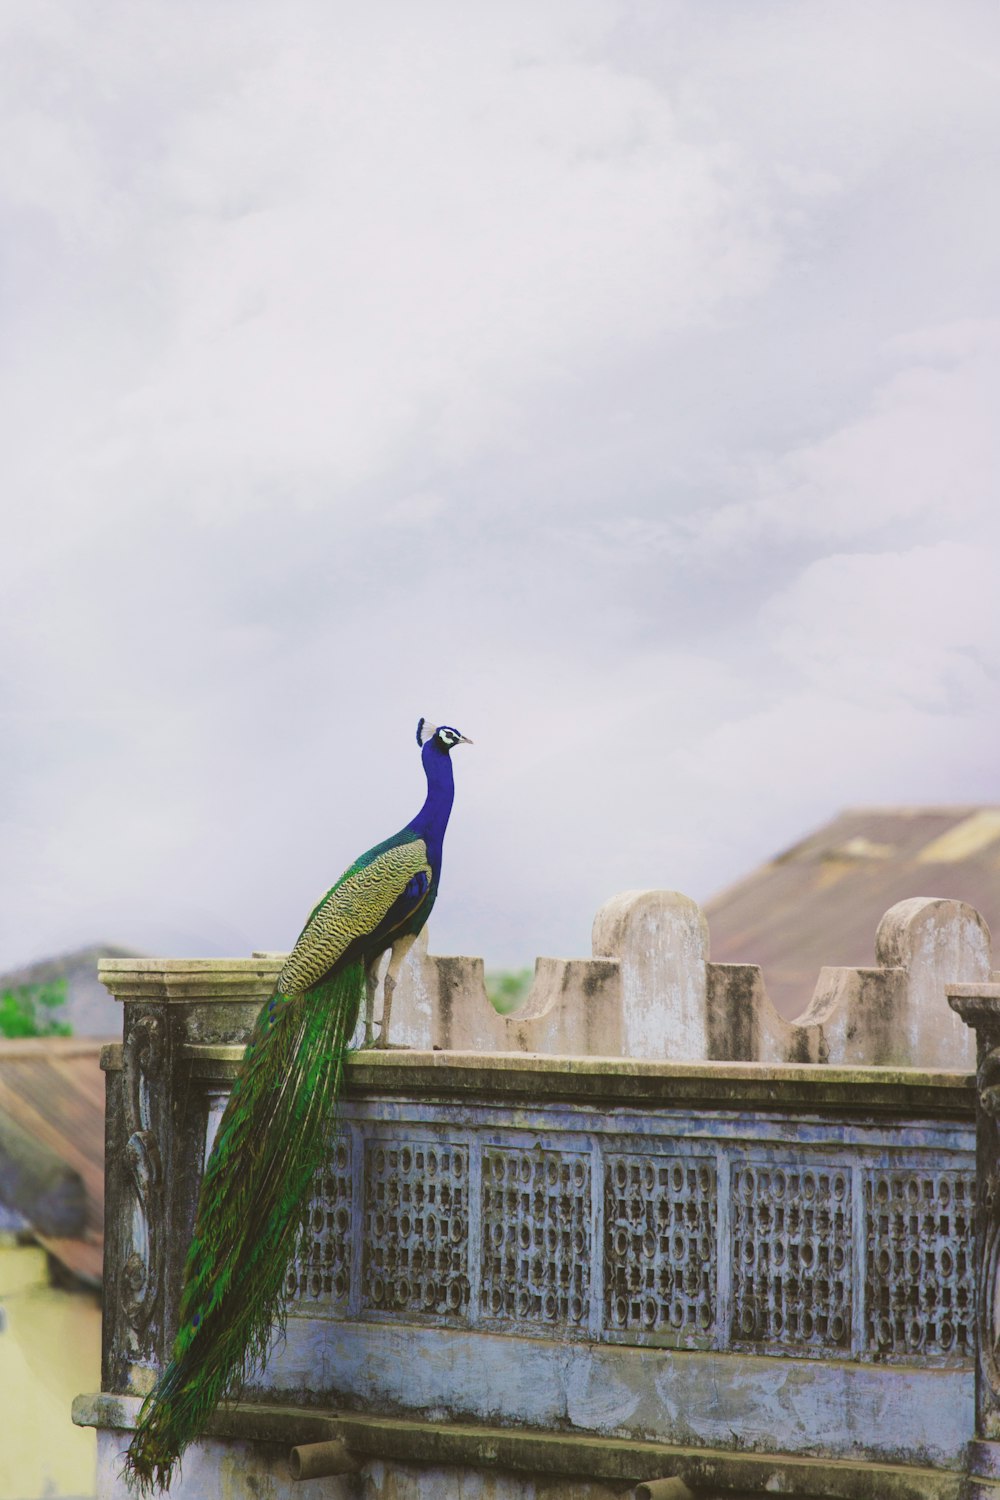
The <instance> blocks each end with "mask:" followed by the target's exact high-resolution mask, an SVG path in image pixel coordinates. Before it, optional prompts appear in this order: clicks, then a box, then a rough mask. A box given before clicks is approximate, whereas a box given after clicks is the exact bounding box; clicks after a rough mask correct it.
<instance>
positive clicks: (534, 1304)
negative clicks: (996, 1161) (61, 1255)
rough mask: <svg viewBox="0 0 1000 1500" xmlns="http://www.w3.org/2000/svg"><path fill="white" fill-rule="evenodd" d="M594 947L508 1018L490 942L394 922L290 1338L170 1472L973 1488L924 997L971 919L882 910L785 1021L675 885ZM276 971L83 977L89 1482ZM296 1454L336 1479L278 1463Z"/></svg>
mask: <svg viewBox="0 0 1000 1500" xmlns="http://www.w3.org/2000/svg"><path fill="white" fill-rule="evenodd" d="M594 946H595V957H594V958H592V959H588V960H565V961H563V960H539V964H538V969H537V972H536V983H535V989H534V992H533V993H532V994H531V995H530V996H529V997H528V1000H527V1002H526V1004H525V1006H524V1007H523V1008H522V1010H521V1011H520V1012H519V1013H517V1014H515V1015H514V1016H511V1017H508V1018H501V1017H498V1016H496V1015H495V1014H494V1013H493V1012H492V1009H491V1007H489V1004H488V1001H487V1000H486V997H485V992H484V990H483V983H482V966H481V964H480V963H479V961H478V960H472V959H462V958H441V957H433V956H429V955H428V954H427V952H426V949H423V950H415V951H414V953H413V954H412V955H411V959H410V960H409V964H408V967H407V969H406V971H405V974H404V978H403V980H402V981H401V983H400V986H399V989H398V990H397V993H396V999H395V1005H394V1011H393V1022H394V1040H399V1041H405V1042H406V1043H407V1044H408V1050H406V1051H391V1052H389V1053H376V1054H371V1053H364V1054H360V1055H358V1056H356V1057H355V1058H354V1059H353V1060H352V1062H351V1064H350V1066H349V1074H348V1086H347V1091H346V1097H345V1099H344V1102H343V1106H342V1110H341V1120H340V1126H339V1130H338V1133H337V1136H336V1139H335V1140H334V1141H332V1142H331V1150H330V1157H329V1161H328V1163H327V1164H326V1166H325V1167H324V1169H323V1170H322V1171H321V1173H320V1174H319V1175H318V1177H317V1179H316V1182H315V1184H314V1193H313V1199H312V1203H311V1209H310V1217H309V1227H308V1232H307V1235H306V1238H305V1241H304V1243H303V1246H302V1249H301V1254H300V1255H299V1257H298V1258H297V1259H296V1260H295V1262H294V1263H293V1264H291V1265H290V1266H289V1271H288V1301H287V1309H288V1316H287V1322H286V1330H285V1335H284V1337H283V1338H282V1339H280V1340H279V1341H278V1342H277V1344H276V1345H275V1348H274V1349H273V1351H272V1354H271V1356H270V1358H269V1359H268V1361H267V1364H266V1367H265V1368H264V1369H263V1370H261V1371H259V1372H258V1375H257V1376H256V1378H255V1381H254V1383H253V1385H252V1387H251V1388H250V1389H248V1390H247V1391H246V1392H245V1393H244V1399H243V1400H242V1401H241V1402H240V1403H239V1404H233V1405H230V1406H228V1407H226V1408H224V1409H222V1410H220V1412H219V1413H218V1414H217V1416H216V1418H215V1420H214V1423H213V1426H212V1429H211V1433H210V1435H209V1436H208V1437H207V1438H206V1440H205V1441H204V1442H203V1443H200V1444H199V1445H197V1446H196V1448H194V1449H192V1450H191V1451H190V1452H189V1454H188V1456H187V1458H186V1460H185V1464H184V1468H183V1474H182V1479H181V1481H180V1487H179V1489H177V1488H176V1482H175V1491H174V1492H175V1493H179V1494H180V1495H182V1496H195V1495H203V1494H204V1495H212V1494H216V1493H221V1492H222V1484H223V1478H225V1482H226V1485H228V1486H229V1487H230V1488H232V1490H233V1492H234V1493H236V1494H239V1495H250V1494H253V1495H265V1496H279V1495H281V1496H285V1495H292V1494H297V1495H300V1496H302V1497H303V1500H308V1497H309V1496H311V1495H316V1496H319V1495H321V1494H322V1495H325V1496H329V1495H343V1496H344V1497H346V1496H348V1495H350V1496H360V1495H364V1496H366V1500H367V1497H371V1500H374V1497H376V1496H377V1497H385V1500H390V1497H396V1496H402V1495H406V1496H407V1497H410V1496H412V1497H418V1496H419V1497H420V1500H423V1497H424V1496H432V1495H434V1496H438V1495H441V1496H446V1495H452V1494H454V1495H459V1494H463V1495H464V1494H466V1493H469V1494H472V1493H475V1494H476V1495H479V1494H487V1493H488V1494H489V1495H490V1496H495V1497H496V1500H508V1497H509V1500H513V1497H514V1496H517V1497H518V1500H535V1497H538V1500H541V1497H542V1496H543V1495H544V1496H545V1497H546V1500H556V1497H559V1500H562V1497H569V1496H579V1497H587V1500H591V1497H592V1500H597V1497H598V1496H602V1497H603V1496H606V1495H611V1494H617V1495H622V1494H626V1495H627V1494H631V1493H633V1492H636V1490H635V1487H636V1486H637V1485H641V1484H646V1485H649V1484H651V1483H653V1482H657V1483H658V1482H660V1481H664V1482H665V1481H667V1480H676V1481H678V1482H681V1481H682V1482H683V1485H686V1486H687V1488H688V1489H690V1490H694V1491H698V1490H702V1491H704V1492H705V1493H710V1494H713V1495H720V1494H732V1495H734V1496H737V1495H745V1494H746V1493H749V1492H773V1491H774V1490H776V1489H777V1490H781V1491H783V1492H785V1493H791V1494H803V1495H806V1494H809V1495H830V1496H838V1495H843V1496H848V1495H855V1494H857V1495H861V1494H876V1493H878V1494H892V1495H898V1496H904V1495H935V1496H938V1495H940V1496H944V1495H948V1496H951V1495H954V1496H956V1500H957V1497H958V1496H959V1494H960V1492H962V1493H963V1494H966V1493H971V1491H969V1489H968V1486H969V1485H970V1484H971V1483H972V1482H973V1481H971V1480H970V1479H969V1474H968V1471H969V1468H970V1457H969V1455H970V1452H972V1451H973V1450H970V1448H969V1444H970V1442H971V1441H973V1440H974V1439H975V1438H976V1437H977V1421H978V1416H977V1413H978V1412H979V1409H980V1407H981V1405H982V1402H981V1400H978V1405H977V1399H978V1398H977V1384H976V1368H977V1350H978V1348H979V1332H978V1324H977V1315H976V1306H977V1296H980V1298H981V1289H978V1290H977V1264H978V1263H977V1259H976V1250H975V1246H976V1243H977V1241H976V1214H977V1211H978V1210H977V1173H978V1172H979V1169H978V1168H977V1160H976V1150H977V1132H976V1119H977V1115H976V1111H977V1090H976V1085H975V1076H974V1072H973V1070H974V1067H975V1039H974V1037H973V1035H972V1032H971V1031H969V1030H968V1029H967V1027H966V1026H965V1025H964V1024H963V1022H962V1020H961V1018H960V1017H959V1015H957V1014H956V1012H955V1010H954V1009H953V1008H952V1007H951V1006H950V1005H949V1003H948V999H947V993H946V992H947V991H948V990H949V988H951V989H952V990H954V991H955V993H956V994H958V993H960V992H961V993H964V994H971V995H982V996H986V1000H985V1001H984V1002H983V1003H986V1004H988V1003H989V995H990V993H991V991H992V990H993V989H994V988H995V987H994V986H992V984H991V961H990V949H989V935H988V933H987V932H986V930H985V926H984V924H983V923H982V921H981V919H980V918H979V917H978V915H977V914H976V913H975V912H973V911H972V910H971V909H970V908H969V907H967V906H964V905H962V904H961V903H956V902H947V901H936V900H935V901H916V902H904V903H901V904H900V905H899V906H897V907H894V908H893V909H892V910H891V911H890V912H889V913H887V915H886V917H885V918H884V919H883V922H882V924H881V925H880V928H879V934H878V943H877V957H878V960H879V962H878V965H877V966H876V967H875V968H873V969H869V970H844V969H826V970H823V971H822V972H821V975H820V976H819V979H818V983H817V988H816V993H815V995H814V996H813V997H812V1000H811V1002H810V1003H809V1004H808V1005H807V1006H806V1008H805V1010H804V1013H803V1015H802V1016H801V1017H800V1018H799V1020H798V1021H796V1022H792V1023H788V1022H785V1021H782V1020H781V1019H780V1018H779V1017H778V1016H777V1014H776V1013H775V1012H774V1011H773V1008H772V1007H771V1006H770V1002H769V1001H768V999H767V995H766V992H765V990H764V987H763V984H762V982H761V978H760V975H759V972H758V971H756V970H754V969H752V968H750V967H749V966H742V965H713V964H712V963H711V962H710V961H709V958H708V934H707V930H706V927H705V922H704V918H703V916H702V914H701V913H700V911H699V910H698V908H697V907H696V906H695V905H694V903H692V902H690V901H688V900H687V899H686V898H684V897H679V896H676V895H674V894H673V893H662V892H646V893H638V894H636V893H633V894H630V895H627V896H623V897H619V898H616V899H615V900H614V901H612V902H610V903H608V905H607V906H606V907H605V908H603V909H602V911H601V912H600V913H598V917H597V920H596V922H595V945H594ZM278 962H279V959H278V957H277V956H273V955H271V956H269V955H258V956H257V957H255V958H252V959H238V960H229V961H223V960H200V961H185V960H167V961H162V962H156V961H152V960H142V961H126V960H120V961H113V962H109V963H107V964H105V965H104V966H103V969H102V974H103V977H104V979H105V983H106V984H107V985H108V987H109V988H110V989H111V990H112V992H113V993H114V994H115V995H116V996H117V997H118V998H119V999H120V1000H122V1001H123V1002H124V1008H125V1026H124V1039H123V1043H122V1045H121V1046H115V1047H112V1048H109V1049H107V1052H106V1055H105V1059H104V1062H105V1067H106V1070H107V1080H108V1116H107V1126H108V1133H107V1151H108V1159H107V1222H108V1242H107V1243H108V1249H107V1261H106V1270H105V1335H104V1337H105V1345H104V1372H103V1379H102V1385H103V1390H102V1392H101V1393H98V1394H94V1395H92V1396H88V1397H81V1398H80V1401H79V1402H78V1403H77V1407H76V1416H77V1420H79V1421H83V1422H90V1423H93V1424H95V1425H97V1426H98V1427H99V1428H100V1429H101V1432H100V1447H101V1455H102V1458H101V1465H102V1486H103V1487H102V1489H101V1491H100V1493H101V1494H102V1495H104V1496H108V1497H111V1496H118V1495H119V1494H122V1495H123V1494H124V1490H123V1489H122V1488H121V1486H120V1482H119V1480H118V1479H117V1477H116V1476H117V1472H118V1469H119V1468H120V1460H119V1458H118V1455H119V1454H120V1452H121V1450H122V1449H123V1448H124V1446H125V1445H126V1443H127V1440H128V1428H129V1426H130V1424H131V1422H132V1421H133V1420H134V1414H135V1411H136V1409H137V1406H138V1402H139V1398H140V1397H141V1395H142V1394H143V1393H144V1392H145V1390H147V1389H148V1388H149V1386H150V1384H151V1383H152V1381H153V1379H154V1378H155V1375H156V1372H157V1370H158V1369H159V1368H160V1366H161V1364H162V1362H163V1360H164V1358H165V1356H166V1352H167V1350H168V1348H169V1345H170V1341H171V1339H172V1336H173V1332H174V1327H175V1321H176V1307H177V1299H178V1294H179V1286H180V1271H181V1264H182V1261H183V1257H184V1253H185V1250H186V1246H187V1243H188V1240H189V1238H190V1233H191V1226H192V1223H193V1215H194V1205H195V1202H196V1198H197V1190H198V1183H199V1180H200V1173H201V1170H202V1166H203V1163H204V1160H205V1156H206V1153H207V1150H208V1149H209V1148H210V1144H211V1139H212V1135H213V1132H214V1129H215V1125H216V1123H217V1121H218V1118H219V1115H220V1113H221V1110H222V1107H223V1106H224V1102H225V1098H226V1096H227V1094H228V1090H229V1087H230V1084H231V1081H232V1078H233V1076H234V1073H235V1070H236V1067H237V1064H238V1061H239V1058H240V1055H241V1051H242V1042H243V1040H244V1039H245V1037H246V1034H247V1032H248V1030H249V1027H250V1025H251V1023H252V1020H253V1017H254V1015H255V1013H256V1010H257V1008H258V1006H259V1005H260V1003H262V1001H263V1000H264V999H266V998H267V996H268V995H269V993H270V988H271V985H272V983H273V979H274V975H275V973H276V972H277V967H278ZM997 993H998V995H1000V991H998V992H997ZM980 1279H981V1278H980ZM980 1425H981V1423H980ZM979 1436H983V1434H982V1433H980V1434H979ZM248 1445H249V1446H248ZM988 1447H989V1445H988V1444H987V1445H986V1448H988ZM986 1448H984V1447H983V1445H982V1444H980V1447H979V1448H977V1449H975V1452H976V1453H979V1455H980V1456H979V1458H977V1459H976V1460H975V1463H973V1465H972V1466H973V1468H975V1467H976V1465H978V1466H979V1467H980V1468H982V1467H983V1466H984V1464H985V1462H986V1460H985V1459H983V1458H982V1453H981V1452H980V1449H982V1451H983V1452H985V1451H986ZM292 1449H295V1450H296V1453H298V1454H299V1455H305V1458H300V1459H296V1460H295V1461H294V1462H293V1465H292V1467H293V1469H294V1468H295V1464H296V1463H298V1465H299V1469H298V1471H299V1472H301V1473H306V1474H308V1473H310V1472H313V1469H310V1464H312V1465H313V1468H315V1465H316V1464H319V1465H320V1466H321V1472H322V1473H324V1474H325V1475H326V1476H327V1477H325V1478H302V1479H299V1480H298V1481H295V1480H293V1479H291V1478H290V1475H289V1468H288V1456H289V1452H290V1450H292ZM322 1454H326V1458H325V1459H324V1458H323V1457H322ZM331 1455H332V1456H331ZM323 1463H325V1464H326V1468H325V1469H324V1468H322V1464H323ZM303 1464H304V1466H305V1467H304V1468H303ZM338 1470H339V1471H341V1472H339V1477H338V1472H337V1471H338ZM975 1483H976V1484H979V1485H980V1488H981V1489H982V1487H983V1486H984V1485H988V1483H989V1481H988V1480H986V1479H983V1480H979V1479H977V1480H976V1481H975ZM484 1485H486V1486H487V1487H488V1488H487V1489H483V1486H484ZM476 1486H479V1488H476ZM963 1486H965V1489H964V1490H963ZM985 1492H986V1491H985V1490H983V1493H985ZM649 1493H650V1494H656V1493H658V1491H657V1490H656V1489H655V1485H654V1488H653V1489H651V1490H650V1491H649ZM674 1493H675V1494H679V1493H680V1492H679V1491H676V1490H675V1492H674Z"/></svg>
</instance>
